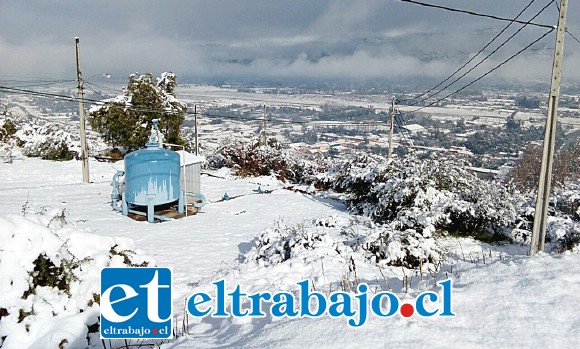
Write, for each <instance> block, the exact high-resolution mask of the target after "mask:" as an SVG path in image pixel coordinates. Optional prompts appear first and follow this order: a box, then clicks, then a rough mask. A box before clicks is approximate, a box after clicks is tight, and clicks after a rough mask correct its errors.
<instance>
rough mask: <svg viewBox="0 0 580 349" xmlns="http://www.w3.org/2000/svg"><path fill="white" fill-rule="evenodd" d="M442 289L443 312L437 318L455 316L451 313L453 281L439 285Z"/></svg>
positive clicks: (449, 280) (448, 280) (446, 281)
mask: <svg viewBox="0 0 580 349" xmlns="http://www.w3.org/2000/svg"><path fill="white" fill-rule="evenodd" d="M439 285H441V287H442V288H443V312H442V313H441V314H439V316H455V314H454V313H453V312H452V311H451V305H452V303H451V288H452V287H453V281H451V279H447V280H445V281H442V282H440V283H439Z"/></svg>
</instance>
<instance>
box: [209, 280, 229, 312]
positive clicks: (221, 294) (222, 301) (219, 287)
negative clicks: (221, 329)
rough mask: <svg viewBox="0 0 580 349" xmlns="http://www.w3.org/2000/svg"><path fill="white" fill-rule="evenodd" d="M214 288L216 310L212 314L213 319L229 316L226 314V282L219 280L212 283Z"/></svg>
mask: <svg viewBox="0 0 580 349" xmlns="http://www.w3.org/2000/svg"><path fill="white" fill-rule="evenodd" d="M213 284H214V285H215V287H216V298H217V302H216V304H217V309H216V311H215V313H213V314H212V316H213V317H224V316H228V315H229V314H228V313H226V296H225V294H226V282H225V281H224V280H220V281H218V282H214V283H213Z"/></svg>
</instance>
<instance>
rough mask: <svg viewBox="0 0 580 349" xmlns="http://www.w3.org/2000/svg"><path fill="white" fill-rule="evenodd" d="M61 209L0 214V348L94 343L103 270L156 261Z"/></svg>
mask: <svg viewBox="0 0 580 349" xmlns="http://www.w3.org/2000/svg"><path fill="white" fill-rule="evenodd" d="M63 215H64V213H63V211H57V210H45V211H43V212H42V213H37V214H27V215H26V216H15V215H9V216H0V226H1V227H2V229H0V240H1V241H2V248H1V249H0V294H1V295H2V296H1V297H0V347H3V348H6V349H8V348H28V347H36V348H58V347H59V345H63V344H64V343H67V344H68V346H67V347H71V348H87V347H89V346H91V345H95V343H97V342H98V340H99V338H98V316H99V304H98V303H99V293H100V271H101V269H102V268H103V267H107V266H111V267H124V266H128V265H132V266H134V265H141V266H145V265H147V264H149V263H151V264H154V261H153V260H152V259H150V258H149V257H146V256H143V255H141V254H140V253H138V252H133V250H134V245H133V243H132V241H130V240H127V239H117V238H110V237H103V236H98V235H94V234H90V233H87V232H86V231H84V230H80V229H76V228H75V227H74V226H71V225H69V224H67V223H66V219H63V217H62V216H63Z"/></svg>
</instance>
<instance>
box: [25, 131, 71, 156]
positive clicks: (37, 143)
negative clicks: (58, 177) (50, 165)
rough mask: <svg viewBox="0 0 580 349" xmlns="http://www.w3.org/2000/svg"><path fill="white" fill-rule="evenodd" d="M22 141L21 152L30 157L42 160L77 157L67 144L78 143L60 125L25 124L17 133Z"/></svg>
mask: <svg viewBox="0 0 580 349" xmlns="http://www.w3.org/2000/svg"><path fill="white" fill-rule="evenodd" d="M17 135H18V137H19V138H20V139H22V140H23V141H24V142H25V143H24V147H23V151H22V152H23V154H24V155H26V156H31V157H41V158H42V159H44V160H71V159H73V158H78V152H76V151H73V150H70V149H69V144H70V145H72V144H73V143H75V142H77V141H78V142H79V143H80V139H79V138H78V136H77V137H75V136H73V135H72V134H71V133H70V132H68V130H66V129H65V128H64V127H62V125H57V124H47V125H44V126H39V125H26V126H24V127H23V128H22V129H21V130H20V131H19V132H18V133H17Z"/></svg>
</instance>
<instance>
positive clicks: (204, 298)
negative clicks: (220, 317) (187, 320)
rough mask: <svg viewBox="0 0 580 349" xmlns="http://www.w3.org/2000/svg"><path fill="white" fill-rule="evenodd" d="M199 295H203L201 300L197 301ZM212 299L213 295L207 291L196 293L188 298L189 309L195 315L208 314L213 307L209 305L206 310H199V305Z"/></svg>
mask: <svg viewBox="0 0 580 349" xmlns="http://www.w3.org/2000/svg"><path fill="white" fill-rule="evenodd" d="M197 296H200V297H201V301H199V302H197V301H196V300H195V299H196V298H197ZM210 300H211V297H210V296H209V295H208V294H206V293H196V294H194V295H192V296H191V297H189V299H188V300H187V311H188V312H189V313H190V314H191V316H194V317H202V316H206V315H207V314H208V313H209V312H210V311H211V307H209V308H208V309H207V310H206V311H199V310H197V306H198V305H200V304H203V303H207V302H209V301H210Z"/></svg>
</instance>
